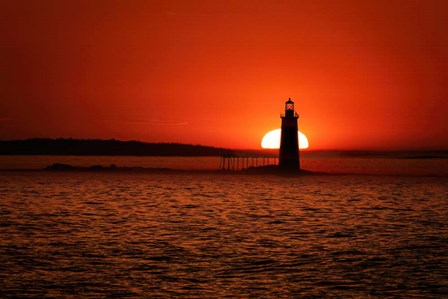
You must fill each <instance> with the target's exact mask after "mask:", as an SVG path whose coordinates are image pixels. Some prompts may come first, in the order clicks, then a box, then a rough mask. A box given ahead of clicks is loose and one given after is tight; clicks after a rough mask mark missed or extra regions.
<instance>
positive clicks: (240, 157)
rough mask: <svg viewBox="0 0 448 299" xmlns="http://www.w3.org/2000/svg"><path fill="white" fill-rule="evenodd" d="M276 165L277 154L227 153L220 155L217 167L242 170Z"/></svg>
mask: <svg viewBox="0 0 448 299" xmlns="http://www.w3.org/2000/svg"><path fill="white" fill-rule="evenodd" d="M267 165H278V156H277V155H271V154H266V155H262V154H233V153H232V154H227V155H223V156H221V160H220V163H219V169H221V170H243V169H247V168H249V167H259V166H267Z"/></svg>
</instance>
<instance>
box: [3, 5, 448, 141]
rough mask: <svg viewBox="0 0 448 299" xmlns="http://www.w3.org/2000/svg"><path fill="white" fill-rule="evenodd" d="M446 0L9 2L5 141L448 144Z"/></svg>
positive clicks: (5, 20)
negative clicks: (284, 118)
mask: <svg viewBox="0 0 448 299" xmlns="http://www.w3.org/2000/svg"><path fill="white" fill-rule="evenodd" d="M447 28H448V1H445V0H442V1H427V0H425V1H423V0H421V1H420V0H419V1H412V0H403V1H391V0H386V1H378V0H375V1H363V0H353V1H340V0H338V1H336V0H334V1H333V0H329V1H318V0H311V1H299V0H295V1H281V0H272V1H260V0H256V1H255V0H254V1H231V0H225V1H221V0H204V1H169V0H163V1H149V0H143V1H132V0H127V1H113V0H104V1H101V0H94V1H92V0H87V1H82V0H76V1H68V0H64V1H61V0H54V1H47V0H39V1H31V0H30V1H24V0H22V1H16V0H11V1H5V0H0V54H1V55H0V84H1V86H0V87H1V88H0V139H16V138H28V137H73V138H117V139H123V140H129V139H137V140H143V141H150V142H151V141H155V142H164V141H167V142H182V143H195V144H205V145H214V146H223V147H230V148H259V147H260V142H261V139H262V137H263V135H264V134H265V133H266V132H268V131H270V130H273V129H276V128H279V127H280V118H279V113H280V112H281V111H282V109H283V104H284V101H285V100H286V99H287V98H288V97H292V98H293V100H295V102H296V108H297V110H298V112H299V114H300V116H301V118H300V120H299V128H300V130H301V131H302V132H304V133H305V134H306V135H307V136H308V139H309V142H310V149H379V150H388V149H409V150H413V149H448V125H447V123H448V122H447V121H446V119H447V118H448V34H447V32H446V30H447Z"/></svg>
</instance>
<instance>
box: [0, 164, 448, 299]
mask: <svg viewBox="0 0 448 299" xmlns="http://www.w3.org/2000/svg"><path fill="white" fill-rule="evenodd" d="M447 200H448V178H446V177H445V178H444V177H438V178H437V177H415V176H414V177H405V176H403V177H401V176H394V177H382V176H345V175H311V176H304V177H287V176H285V177H282V176H261V175H254V176H249V175H241V174H240V175H231V174H194V175H193V174H188V173H179V174H176V173H172V174H163V173H161V174H149V173H89V172H60V173H58V172H54V173H53V172H39V171H28V172H25V171H15V172H11V171H9V172H6V171H5V172H0V214H1V215H0V216H1V217H0V287H1V288H0V292H1V293H0V297H13V296H19V297H146V298H242V297H243V298H245V297H252V298H303V297H305V298H321V297H331V298H350V297H356V298H400V297H402V298H443V297H447V296H448V201H447Z"/></svg>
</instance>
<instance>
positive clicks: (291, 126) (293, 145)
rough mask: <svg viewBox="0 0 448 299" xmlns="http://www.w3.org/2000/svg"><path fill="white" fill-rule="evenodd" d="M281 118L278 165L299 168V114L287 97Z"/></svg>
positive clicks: (293, 168)
mask: <svg viewBox="0 0 448 299" xmlns="http://www.w3.org/2000/svg"><path fill="white" fill-rule="evenodd" d="M280 118H281V119H282V134H281V139H280V155H279V166H280V168H282V169H287V170H299V169H300V159H299V138H298V132H297V131H298V128H297V121H298V119H299V114H297V112H296V111H295V110H294V102H293V101H291V98H289V99H288V100H287V101H286V102H285V113H284V114H281V115H280Z"/></svg>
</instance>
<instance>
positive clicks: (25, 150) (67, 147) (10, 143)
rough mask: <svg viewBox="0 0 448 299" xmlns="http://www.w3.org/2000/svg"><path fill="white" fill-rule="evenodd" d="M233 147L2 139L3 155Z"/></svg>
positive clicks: (212, 152) (181, 152)
mask: <svg viewBox="0 0 448 299" xmlns="http://www.w3.org/2000/svg"><path fill="white" fill-rule="evenodd" d="M228 153H229V149H225V148H217V147H213V146H203V145H193V144H181V143H147V142H140V141H134V140H132V141H120V140H116V139H109V140H102V139H72V138H59V139H51V138H32V139H26V140H6V141H0V155H77V156H78V155H79V156H95V155H102V156H103V155H104V156H221V155H225V154H228Z"/></svg>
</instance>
